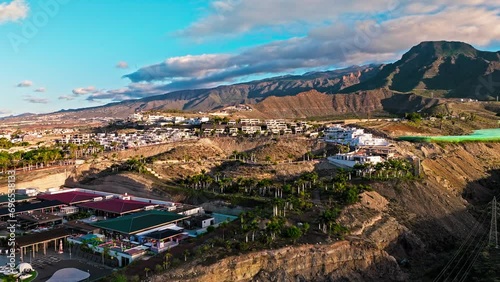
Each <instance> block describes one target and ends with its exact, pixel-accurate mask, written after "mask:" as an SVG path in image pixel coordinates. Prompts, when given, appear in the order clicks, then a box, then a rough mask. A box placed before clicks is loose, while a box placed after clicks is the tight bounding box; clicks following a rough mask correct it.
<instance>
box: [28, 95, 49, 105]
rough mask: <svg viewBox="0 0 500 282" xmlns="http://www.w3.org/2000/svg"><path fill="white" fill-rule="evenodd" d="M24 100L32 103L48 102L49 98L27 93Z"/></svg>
mask: <svg viewBox="0 0 500 282" xmlns="http://www.w3.org/2000/svg"><path fill="white" fill-rule="evenodd" d="M23 100H24V101H26V102H28V103H32V104H47V103H48V102H49V100H48V99H45V98H38V97H33V96H30V95H26V96H25V97H24V99H23Z"/></svg>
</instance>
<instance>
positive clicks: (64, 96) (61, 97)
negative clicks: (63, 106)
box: [57, 95, 75, 101]
mask: <svg viewBox="0 0 500 282" xmlns="http://www.w3.org/2000/svg"><path fill="white" fill-rule="evenodd" d="M57 99H59V100H66V101H71V100H73V99H75V96H71V95H63V96H59V98H57Z"/></svg>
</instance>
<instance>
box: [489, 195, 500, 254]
mask: <svg viewBox="0 0 500 282" xmlns="http://www.w3.org/2000/svg"><path fill="white" fill-rule="evenodd" d="M492 244H495V248H496V249H498V235H497V198H496V197H493V201H492V202H491V226H490V238H489V245H490V246H491V245H492Z"/></svg>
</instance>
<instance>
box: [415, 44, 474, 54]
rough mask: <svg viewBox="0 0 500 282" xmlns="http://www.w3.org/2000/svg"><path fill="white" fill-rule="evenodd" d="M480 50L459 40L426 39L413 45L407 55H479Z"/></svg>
mask: <svg viewBox="0 0 500 282" xmlns="http://www.w3.org/2000/svg"><path fill="white" fill-rule="evenodd" d="M477 53H478V50H476V49H475V48H474V47H472V45H470V44H467V43H464V42H459V41H424V42H421V43H420V44H418V45H416V46H413V47H412V48H411V49H410V51H408V52H407V53H406V54H405V56H407V57H409V56H413V55H424V56H425V55H427V56H433V57H453V56H458V55H464V56H467V57H475V56H477Z"/></svg>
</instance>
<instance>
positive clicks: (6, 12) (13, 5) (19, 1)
mask: <svg viewBox="0 0 500 282" xmlns="http://www.w3.org/2000/svg"><path fill="white" fill-rule="evenodd" d="M28 11H29V6H28V4H27V3H26V1H24V0H12V1H11V2H6V3H1V4H0V24H2V23H6V22H12V21H17V20H20V19H24V18H26V16H27V15H28Z"/></svg>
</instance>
